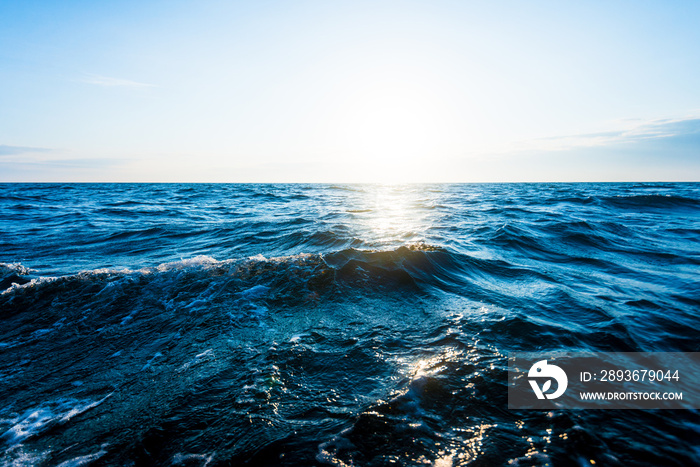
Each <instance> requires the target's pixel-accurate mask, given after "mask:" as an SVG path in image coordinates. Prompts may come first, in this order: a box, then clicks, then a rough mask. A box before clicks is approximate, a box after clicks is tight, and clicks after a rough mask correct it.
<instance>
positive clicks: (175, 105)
mask: <svg viewBox="0 0 700 467" xmlns="http://www.w3.org/2000/svg"><path fill="white" fill-rule="evenodd" d="M0 19H1V21H2V23H1V24H2V26H1V27H0V181H201V182H208V181H216V182H287V181H291V182H404V181H408V182H414V181H416V182H420V181H423V182H433V181H438V182H439V181H449V182H478V181H653V180H693V181H698V180H700V86H698V84H697V83H700V28H698V27H697V25H698V24H700V3H698V2H682V1H674V2H646V1H629V2H580V1H579V2H565V1H551V2H541V1H532V2H515V1H514V2H484V1H439V0H436V1H429V2H428V1H403V2H392V1H374V2H364V1H352V2H343V1H337V2H325V1H255V2H230V1H228V2H219V1H207V0H201V1H196V2H195V1H191V2H187V1H167V2H166V1H150V2H148V1H139V2H136V1H115V2H87V1H71V0H64V1H61V2H55V1H43V2H41V1H31V0H27V1H8V0H5V1H3V2H0Z"/></svg>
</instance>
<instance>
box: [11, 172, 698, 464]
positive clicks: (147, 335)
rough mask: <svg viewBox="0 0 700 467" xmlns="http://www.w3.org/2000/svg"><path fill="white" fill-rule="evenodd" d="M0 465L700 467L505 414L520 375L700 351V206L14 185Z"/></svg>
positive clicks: (683, 422) (608, 421)
mask: <svg viewBox="0 0 700 467" xmlns="http://www.w3.org/2000/svg"><path fill="white" fill-rule="evenodd" d="M0 262H2V264H1V265H0V289H1V290H3V292H2V294H1V295H0V320H1V321H0V323H1V324H0V462H2V464H4V465H64V466H69V465H70V466H78V465H88V464H90V463H92V464H94V465H188V466H189V465H241V464H247V465H255V466H258V465H338V466H342V465H360V466H365V465H369V466H379V465H382V466H383V465H437V466H448V465H479V466H481V465H504V464H509V463H510V464H514V465H587V466H589V465H593V462H595V465H598V466H599V465H677V466H687V465H699V464H700V414H699V413H698V412H697V411H689V410H677V411H662V410H657V411H641V410H627V411H611V410H598V411H596V410H579V411H574V410H556V411H552V412H542V411H512V410H508V408H507V374H506V368H507V360H506V356H507V354H508V352H511V351H539V350H545V351H550V350H575V351H583V350H593V351H625V352H627V351H684V352H686V351H688V352H689V351H695V352H697V351H700V185H699V184H477V185H407V186H376V185H343V186H333V185H226V184H223V185H203V184H95V185H61V184H47V185H43V184H41V185H40V184H12V185H10V184H6V185H0Z"/></svg>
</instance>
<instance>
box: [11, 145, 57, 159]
mask: <svg viewBox="0 0 700 467" xmlns="http://www.w3.org/2000/svg"><path fill="white" fill-rule="evenodd" d="M51 151H53V149H49V148H33V147H29V146H8V145H5V144H0V156H17V155H20V154H35V153H39V152H51Z"/></svg>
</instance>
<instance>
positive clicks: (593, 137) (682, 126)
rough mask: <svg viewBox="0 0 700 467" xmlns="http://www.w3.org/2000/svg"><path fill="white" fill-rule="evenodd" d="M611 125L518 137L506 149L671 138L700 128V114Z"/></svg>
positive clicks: (553, 148)
mask: <svg viewBox="0 0 700 467" xmlns="http://www.w3.org/2000/svg"><path fill="white" fill-rule="evenodd" d="M610 126H611V128H610V130H607V131H601V132H597V133H581V134H574V135H564V136H553V137H548V138H535V139H531V140H526V141H518V142H516V143H513V144H512V145H511V146H510V147H509V148H507V149H506V150H505V151H503V152H509V153H513V152H523V151H527V152H529V151H567V150H571V149H576V148H587V147H599V146H610V145H614V144H623V143H633V142H639V141H643V140H652V139H659V138H669V137H673V136H680V135H684V134H689V133H696V132H698V131H700V117H698V116H689V117H685V118H676V119H657V120H647V121H643V120H624V121H618V122H614V123H612V124H611V125H610ZM499 152H501V151H499Z"/></svg>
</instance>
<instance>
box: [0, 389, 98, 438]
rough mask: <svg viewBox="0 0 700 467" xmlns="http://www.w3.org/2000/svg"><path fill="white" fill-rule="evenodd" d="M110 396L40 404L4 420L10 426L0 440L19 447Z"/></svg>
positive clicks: (58, 400) (59, 400)
mask: <svg viewBox="0 0 700 467" xmlns="http://www.w3.org/2000/svg"><path fill="white" fill-rule="evenodd" d="M111 395H112V394H111V393H110V394H108V395H106V396H105V397H103V398H102V399H100V400H98V401H86V400H77V399H57V400H54V401H50V402H46V403H43V404H40V405H39V406H38V407H35V408H32V409H28V410H26V411H24V413H22V414H21V415H19V416H17V417H15V418H13V419H11V420H5V421H4V422H9V425H11V426H10V428H9V429H8V430H7V431H5V432H4V433H3V434H2V435H0V439H2V440H3V441H5V442H6V443H7V444H8V445H10V446H15V445H19V444H21V443H22V442H23V441H24V440H25V439H27V438H29V437H31V436H34V435H36V434H38V433H41V432H42V431H44V430H46V429H47V428H48V427H49V426H51V425H53V424H57V423H66V422H68V421H69V420H70V419H71V418H73V417H75V416H76V415H79V414H81V413H84V412H86V411H88V410H90V409H92V408H94V407H97V406H98V405H100V404H101V403H102V402H104V401H105V400H106V399H107V398H108V397H110V396H111Z"/></svg>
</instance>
